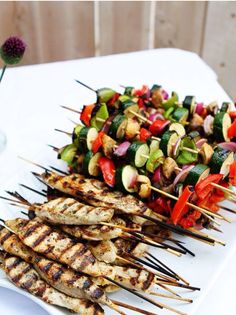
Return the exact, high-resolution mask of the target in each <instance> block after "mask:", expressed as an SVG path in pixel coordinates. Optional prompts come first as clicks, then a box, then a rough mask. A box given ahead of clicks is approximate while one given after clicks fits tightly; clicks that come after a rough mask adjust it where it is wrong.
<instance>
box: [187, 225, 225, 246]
mask: <svg viewBox="0 0 236 315" xmlns="http://www.w3.org/2000/svg"><path fill="white" fill-rule="evenodd" d="M189 230H190V231H193V232H194V233H196V230H195V229H194V228H189ZM198 233H199V235H202V236H205V237H209V235H208V234H206V233H204V232H202V231H198ZM211 239H212V240H214V242H215V243H218V244H221V245H223V246H225V245H226V244H225V242H223V241H221V240H219V239H217V238H215V237H213V236H211Z"/></svg>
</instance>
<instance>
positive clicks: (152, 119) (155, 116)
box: [148, 112, 165, 122]
mask: <svg viewBox="0 0 236 315" xmlns="http://www.w3.org/2000/svg"><path fill="white" fill-rule="evenodd" d="M148 119H149V120H151V121H152V122H154V121H155V120H157V119H161V120H165V118H164V117H163V115H162V114H160V113H158V112H155V113H152V114H151V115H150V116H149V117H148Z"/></svg>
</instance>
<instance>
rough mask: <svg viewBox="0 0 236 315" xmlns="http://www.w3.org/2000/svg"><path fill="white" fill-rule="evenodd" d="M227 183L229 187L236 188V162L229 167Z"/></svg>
mask: <svg viewBox="0 0 236 315" xmlns="http://www.w3.org/2000/svg"><path fill="white" fill-rule="evenodd" d="M229 181H230V184H231V185H233V186H236V161H235V162H233V163H232V164H231V165H230V169H229Z"/></svg>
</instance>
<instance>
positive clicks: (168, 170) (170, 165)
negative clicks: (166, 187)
mask: <svg viewBox="0 0 236 315" xmlns="http://www.w3.org/2000/svg"><path fill="white" fill-rule="evenodd" d="M177 168H178V165H177V163H176V162H175V160H174V159H172V158H171V157H167V158H166V159H165V160H164V163H163V165H162V173H163V175H164V176H165V177H166V178H168V179H169V178H170V177H171V175H172V174H173V173H174V172H176V169H177Z"/></svg>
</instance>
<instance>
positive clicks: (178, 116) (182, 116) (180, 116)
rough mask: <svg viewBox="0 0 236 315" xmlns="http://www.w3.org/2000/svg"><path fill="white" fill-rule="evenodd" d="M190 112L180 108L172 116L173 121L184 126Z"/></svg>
mask: <svg viewBox="0 0 236 315" xmlns="http://www.w3.org/2000/svg"><path fill="white" fill-rule="evenodd" d="M188 115H189V111H188V110H187V108H183V107H178V108H177V109H176V110H175V111H174V113H173V114H172V117H171V118H172V121H177V122H179V123H180V124H184V123H185V122H186V121H187V119H188Z"/></svg>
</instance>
